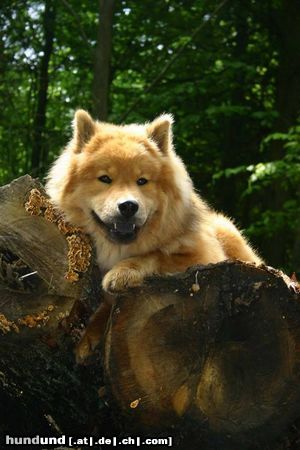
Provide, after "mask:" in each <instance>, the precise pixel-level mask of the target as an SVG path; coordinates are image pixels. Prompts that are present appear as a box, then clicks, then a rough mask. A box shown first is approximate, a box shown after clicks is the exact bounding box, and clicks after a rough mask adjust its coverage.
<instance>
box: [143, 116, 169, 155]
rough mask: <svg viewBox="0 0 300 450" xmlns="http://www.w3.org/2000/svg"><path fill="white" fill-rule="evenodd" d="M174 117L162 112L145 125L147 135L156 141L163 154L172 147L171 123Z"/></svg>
mask: <svg viewBox="0 0 300 450" xmlns="http://www.w3.org/2000/svg"><path fill="white" fill-rule="evenodd" d="M173 122H174V119H173V116H172V115H171V114H162V115H161V116H159V117H157V118H156V119H154V120H153V122H151V123H150V124H148V125H147V135H148V136H149V137H150V138H151V139H152V140H153V141H154V142H155V143H156V145H157V146H158V148H159V150H160V151H161V152H162V153H163V154H167V153H168V151H169V150H170V149H171V148H172V139H173V134H172V125H173Z"/></svg>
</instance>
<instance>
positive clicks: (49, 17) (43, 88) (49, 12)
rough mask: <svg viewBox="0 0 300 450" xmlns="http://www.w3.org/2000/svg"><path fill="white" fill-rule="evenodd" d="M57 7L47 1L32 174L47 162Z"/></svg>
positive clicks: (34, 121) (34, 132) (52, 2)
mask: <svg viewBox="0 0 300 450" xmlns="http://www.w3.org/2000/svg"><path fill="white" fill-rule="evenodd" d="M55 15H56V5H55V1H54V0H45V11H44V16H43V28H44V45H43V50H42V52H41V55H42V56H41V60H40V67H39V69H38V88H37V108H36V112H35V116H34V119H33V139H32V154H31V167H32V173H33V174H35V173H39V169H40V163H41V161H47V156H48V155H47V153H46V147H45V146H44V145H43V142H44V139H45V137H44V129H45V126H46V109H47V100H48V84H49V62H50V58H51V54H52V51H53V41H54V30H55Z"/></svg>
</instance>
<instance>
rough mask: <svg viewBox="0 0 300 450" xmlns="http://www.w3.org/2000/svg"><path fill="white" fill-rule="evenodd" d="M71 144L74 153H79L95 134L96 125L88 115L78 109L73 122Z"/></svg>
mask: <svg viewBox="0 0 300 450" xmlns="http://www.w3.org/2000/svg"><path fill="white" fill-rule="evenodd" d="M73 129H74V132H73V143H74V151H75V153H80V152H81V151H82V149H83V147H84V145H85V144H87V143H88V142H89V140H90V139H91V137H92V136H93V135H94V134H95V132H96V125H95V122H94V121H93V119H92V118H91V116H90V115H89V113H87V112H86V111H84V110H83V109H78V110H77V111H76V113H75V116H74V120H73Z"/></svg>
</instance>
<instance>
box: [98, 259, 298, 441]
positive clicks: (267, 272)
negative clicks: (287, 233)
mask: <svg viewBox="0 0 300 450" xmlns="http://www.w3.org/2000/svg"><path fill="white" fill-rule="evenodd" d="M104 364H105V371H106V377H107V379H108V381H109V383H110V389H111V393H112V395H113V398H114V399H115V401H116V402H117V405H118V408H120V409H121V411H122V413H123V415H124V416H125V417H126V418H127V419H128V421H129V423H130V422H131V423H134V424H135V426H136V427H137V428H138V429H144V430H146V431H147V430H148V431H149V430H156V431H158V432H159V431H160V430H161V431H163V430H164V429H166V428H167V427H168V426H170V427H173V428H174V427H175V428H178V427H179V428H180V429H181V431H184V430H188V429H189V428H190V427H191V424H192V428H193V429H194V430H197V436H198V437H196V441H197V439H198V441H199V443H203V442H204V437H205V436H206V437H209V436H218V437H219V438H220V439H221V440H222V442H223V443H224V446H225V445H226V443H227V444H228V445H229V448H230V445H232V444H233V443H234V442H236V443H238V445H241V444H243V445H244V447H245V448H246V446H247V445H250V444H251V443H253V441H254V440H255V439H256V440H257V441H261V440H270V439H272V438H273V437H275V436H278V435H279V434H280V433H282V432H283V431H284V430H285V429H286V428H287V427H288V426H289V425H290V424H291V423H292V422H293V421H294V420H295V419H296V418H297V417H300V295H299V288H298V286H297V285H296V284H295V283H293V282H291V281H290V280H289V279H288V278H287V277H285V276H283V274H281V273H280V272H277V271H275V270H273V269H270V268H268V267H255V266H253V265H251V264H244V263H240V262H222V263H219V264H216V265H208V266H199V267H195V268H192V269H191V270H189V271H188V272H186V273H184V274H179V275H176V276H170V277H165V278H159V279H158V278H157V279H151V280H150V281H149V282H148V283H147V284H146V285H145V286H144V287H143V288H141V289H132V290H131V291H129V292H128V293H126V294H124V295H123V296H120V297H119V299H118V301H117V302H116V305H115V306H114V307H113V312H112V315H111V320H110V325H109V329H108V332H107V336H106V342H105V357H104ZM244 447H242V448H244ZM222 448H223V447H222ZM224 448H225V447H224ZM240 448H241V447H240Z"/></svg>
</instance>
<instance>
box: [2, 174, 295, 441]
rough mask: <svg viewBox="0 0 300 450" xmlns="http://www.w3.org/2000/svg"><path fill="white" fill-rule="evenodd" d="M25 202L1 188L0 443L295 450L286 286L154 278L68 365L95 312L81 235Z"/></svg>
mask: <svg viewBox="0 0 300 450" xmlns="http://www.w3.org/2000/svg"><path fill="white" fill-rule="evenodd" d="M33 190H37V191H33ZM32 192H35V194H34V195H36V196H37V197H35V199H38V201H37V203H38V205H37V209H36V210H34V211H33V209H34V208H33V209H32V205H31V206H30V205H29V206H28V198H29V197H30V195H31V194H32ZM38 193H41V195H42V197H43V196H44V191H43V188H42V186H41V185H40V184H39V183H38V182H37V181H35V180H32V179H31V178H30V177H29V176H25V177H22V178H20V179H18V180H15V181H14V182H12V183H11V184H10V185H8V186H4V187H2V188H0V200H1V202H0V340H1V346H0V401H1V405H2V408H1V411H0V434H1V435H2V436H3V435H5V434H10V435H11V436H14V435H17V436H21V435H24V436H25V435H27V436H28V435H35V434H37V433H39V434H41V435H52V436H54V435H60V434H62V433H63V434H70V435H75V434H82V435H85V436H86V435H89V434H95V435H98V436H111V435H116V436H124V435H128V434H129V435H133V434H134V435H140V436H142V435H143V436H151V437H155V436H158V437H159V436H163V435H168V436H172V437H173V445H174V446H175V447H177V448H182V449H189V450H190V449H197V448H199V447H200V446H201V448H202V449H205V448H209V449H212V450H219V449H220V448H222V450H223V449H226V448H228V449H230V450H233V449H239V450H240V449H243V450H244V449H246V448H256V449H262V448H263V449H264V450H266V449H267V448H270V449H272V450H274V449H278V450H279V449H284V448H295V449H296V448H297V445H298V444H297V440H298V439H299V435H300V433H298V429H297V427H296V426H295V424H296V425H297V419H300V365H299V363H300V294H299V286H298V284H297V283H296V282H294V281H292V280H290V279H289V278H288V277H286V276H284V275H283V274H282V273H280V272H278V271H276V270H274V269H271V268H269V267H255V266H253V265H251V264H244V263H241V262H238V261H236V262H230V261H225V262H222V263H219V264H215V265H208V266H199V267H192V268H190V269H189V270H188V271H187V272H186V273H183V274H177V275H174V276H168V277H153V278H151V279H149V280H147V281H146V283H145V284H144V285H143V286H142V287H140V288H136V289H131V290H128V291H127V292H125V293H124V294H123V295H119V296H118V297H117V298H116V301H115V304H114V306H113V308H112V312H111V315H110V318H109V321H108V326H107V330H106V335H105V339H104V340H103V344H102V346H100V347H99V348H98V349H96V351H95V352H94V355H93V356H92V358H91V359H90V360H89V361H88V364H86V365H78V364H77V363H76V359H75V356H74V348H75V346H76V343H77V342H78V339H79V337H80V336H81V335H82V332H83V330H84V326H85V325H86V324H87V323H88V318H89V317H90V315H91V314H92V313H93V312H94V311H95V310H96V309H97V307H98V306H99V304H103V299H104V295H103V292H102V291H101V276H100V272H99V270H98V268H97V267H96V266H95V265H94V264H93V258H92V255H90V254H89V250H88V245H89V244H88V241H86V237H85V236H83V235H82V234H81V232H80V230H78V229H75V228H73V227H70V228H68V226H66V225H65V224H64V223H63V222H61V218H60V217H59V216H57V215H56V213H54V212H53V211H52V210H51V207H50V206H51V205H50V206H49V203H47V199H46V203H45V197H43V199H44V200H43V199H42V200H41V203H39V201H40V200H39V194H38ZM43 202H44V203H43ZM25 204H27V207H25ZM30 212H31V213H34V214H33V215H31V214H30ZM82 243H83V244H82ZM81 244H82V245H81ZM72 246H73V247H72ZM85 246H86V247H85ZM88 262H90V265H88V264H86V263H88ZM101 302H102V303H101ZM103 371H104V374H103ZM103 385H105V388H106V391H107V394H105V395H104V397H103V391H104V389H100V395H99V388H100V387H101V386H103ZM293 424H294V425H293ZM268 446H269V447H268Z"/></svg>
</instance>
